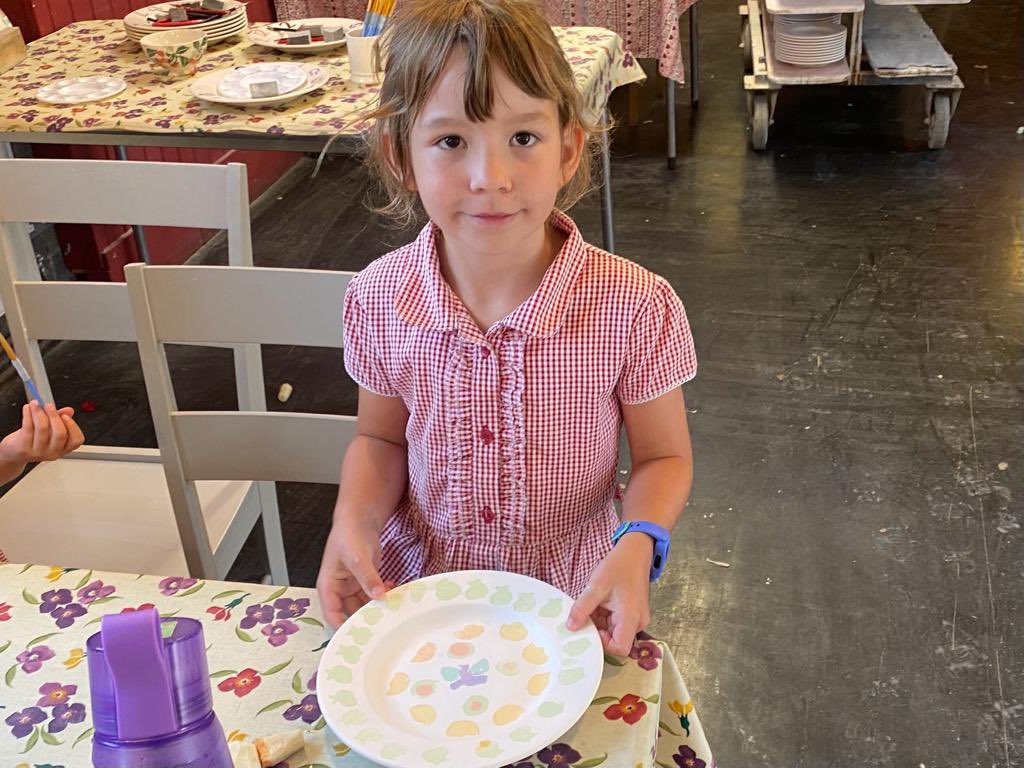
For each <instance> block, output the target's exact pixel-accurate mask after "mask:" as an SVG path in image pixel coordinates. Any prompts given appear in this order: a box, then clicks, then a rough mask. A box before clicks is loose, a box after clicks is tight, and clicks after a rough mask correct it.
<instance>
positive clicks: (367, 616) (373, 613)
mask: <svg viewBox="0 0 1024 768" xmlns="http://www.w3.org/2000/svg"><path fill="white" fill-rule="evenodd" d="M362 614H363V621H365V622H366V623H367V624H369V625H370V626H371V627H372V626H373V625H374V624H376V623H377V622H378V621H380V620H381V619H382V618H383V617H384V611H382V610H381V609H380V608H378V607H377V606H375V605H370V606H367V607H366V608H363V610H362Z"/></svg>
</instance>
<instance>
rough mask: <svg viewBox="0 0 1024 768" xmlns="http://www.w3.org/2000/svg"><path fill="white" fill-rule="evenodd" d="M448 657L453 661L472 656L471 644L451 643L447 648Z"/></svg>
mask: <svg viewBox="0 0 1024 768" xmlns="http://www.w3.org/2000/svg"><path fill="white" fill-rule="evenodd" d="M448 655H449V656H450V657H451V658H453V659H464V658H466V657H467V656H472V655H473V644H472V643H452V644H451V645H450V646H449V647H448Z"/></svg>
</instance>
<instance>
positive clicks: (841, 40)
mask: <svg viewBox="0 0 1024 768" xmlns="http://www.w3.org/2000/svg"><path fill="white" fill-rule="evenodd" d="M826 18H828V21H818V20H817V19H815V20H812V21H806V20H803V19H801V20H793V19H794V17H790V16H776V17H775V25H774V34H775V46H774V48H775V58H776V59H777V60H778V61H783V62H785V63H787V64H793V65H795V66H798V67H823V66H826V65H828V64H834V63H835V62H837V61H842V59H843V58H845V57H846V27H844V26H843V25H842V24H840V23H839V18H838V14H836V15H834V16H832V15H826ZM780 19H786V21H783V22H782V23H780Z"/></svg>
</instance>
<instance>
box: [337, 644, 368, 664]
mask: <svg viewBox="0 0 1024 768" xmlns="http://www.w3.org/2000/svg"><path fill="white" fill-rule="evenodd" d="M338 653H339V654H341V658H343V659H344V660H345V661H347V662H348V663H349V664H355V663H356V662H357V661H359V659H360V657H361V656H362V655H363V652H362V650H361V649H360V648H358V647H356V646H354V645H343V646H341V647H340V648H338Z"/></svg>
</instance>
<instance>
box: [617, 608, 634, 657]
mask: <svg viewBox="0 0 1024 768" xmlns="http://www.w3.org/2000/svg"><path fill="white" fill-rule="evenodd" d="M637 630H638V623H637V620H636V617H634V616H631V615H629V616H619V617H618V618H617V619H616V621H615V629H614V630H613V632H612V642H611V651H612V653H614V654H616V655H618V656H628V655H629V652H630V651H631V650H632V649H633V641H634V640H635V639H636V633H637Z"/></svg>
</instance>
